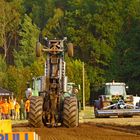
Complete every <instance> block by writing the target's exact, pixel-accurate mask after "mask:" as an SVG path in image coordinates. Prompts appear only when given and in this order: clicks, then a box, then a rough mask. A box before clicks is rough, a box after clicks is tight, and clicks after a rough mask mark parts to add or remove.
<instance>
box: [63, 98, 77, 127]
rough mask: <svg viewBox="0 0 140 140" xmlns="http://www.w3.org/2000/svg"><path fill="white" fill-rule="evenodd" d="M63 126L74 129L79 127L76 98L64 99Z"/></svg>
mask: <svg viewBox="0 0 140 140" xmlns="http://www.w3.org/2000/svg"><path fill="white" fill-rule="evenodd" d="M63 125H64V126H66V127H76V126H78V125H79V112H78V102H77V98H76V97H66V98H65V100H64V108H63Z"/></svg>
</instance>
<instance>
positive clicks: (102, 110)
mask: <svg viewBox="0 0 140 140" xmlns="http://www.w3.org/2000/svg"><path fill="white" fill-rule="evenodd" d="M127 88H128V86H126V84H125V83H119V82H114V81H113V82H110V83H105V94H104V95H99V98H98V100H95V101H94V114H95V118H101V117H103V118H108V117H110V116H118V117H132V116H133V115H140V109H138V108H137V106H135V105H134V104H133V95H127V94H126V89H127Z"/></svg>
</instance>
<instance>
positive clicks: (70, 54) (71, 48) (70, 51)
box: [67, 43, 73, 57]
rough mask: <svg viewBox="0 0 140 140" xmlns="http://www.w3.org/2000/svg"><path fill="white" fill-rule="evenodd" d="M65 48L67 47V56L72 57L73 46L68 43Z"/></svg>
mask: <svg viewBox="0 0 140 140" xmlns="http://www.w3.org/2000/svg"><path fill="white" fill-rule="evenodd" d="M67 47H68V56H69V57H73V44H72V43H68V45H67Z"/></svg>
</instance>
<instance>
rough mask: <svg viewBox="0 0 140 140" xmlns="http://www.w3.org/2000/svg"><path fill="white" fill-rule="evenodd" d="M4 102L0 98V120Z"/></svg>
mask: <svg viewBox="0 0 140 140" xmlns="http://www.w3.org/2000/svg"><path fill="white" fill-rule="evenodd" d="M3 103H4V101H3V100H2V97H1V98H0V120H1V119H2V104H3Z"/></svg>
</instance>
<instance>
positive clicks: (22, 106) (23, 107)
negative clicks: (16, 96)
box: [20, 99, 25, 120]
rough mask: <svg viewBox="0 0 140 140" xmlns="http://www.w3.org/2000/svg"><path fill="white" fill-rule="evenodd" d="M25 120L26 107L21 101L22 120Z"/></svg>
mask: <svg viewBox="0 0 140 140" xmlns="http://www.w3.org/2000/svg"><path fill="white" fill-rule="evenodd" d="M22 119H23V120H25V106H24V102H23V99H21V102H20V120H22Z"/></svg>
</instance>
